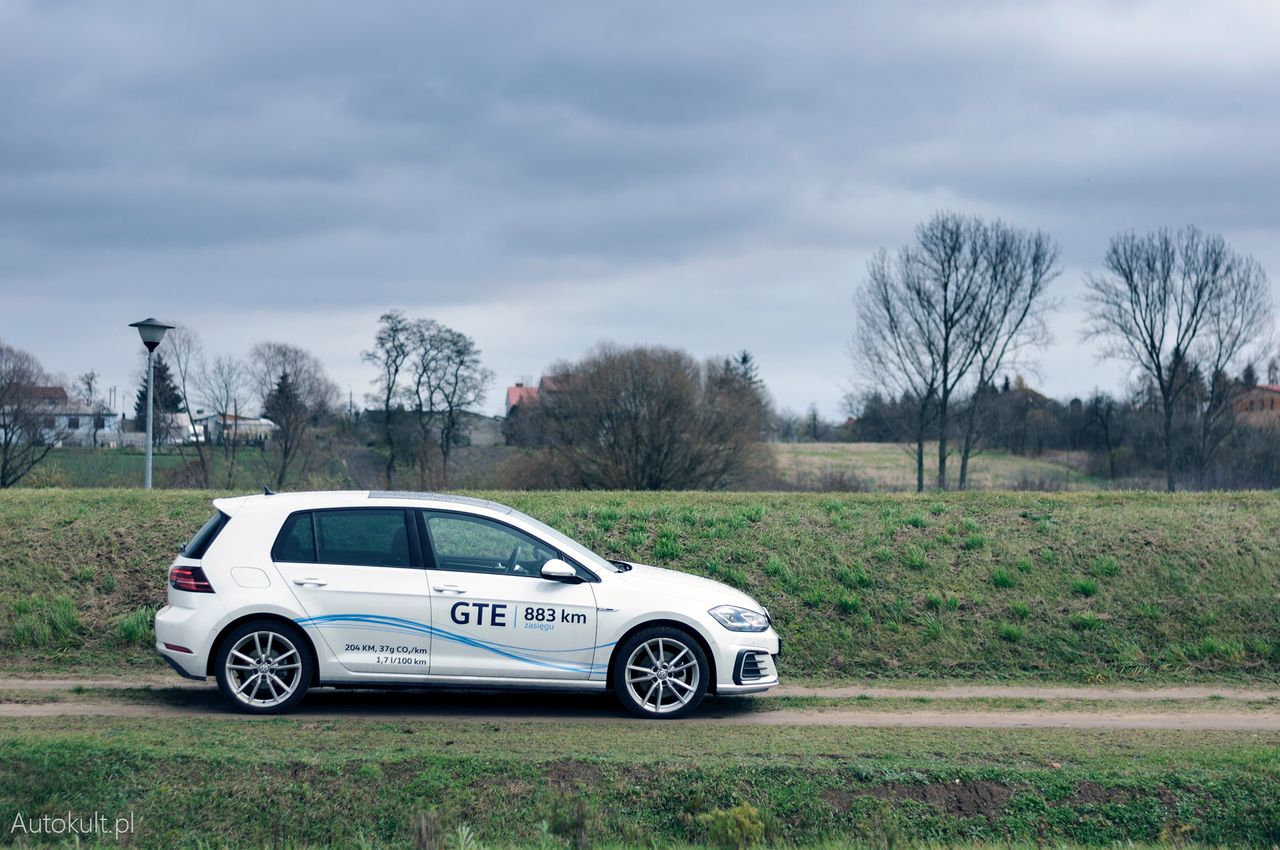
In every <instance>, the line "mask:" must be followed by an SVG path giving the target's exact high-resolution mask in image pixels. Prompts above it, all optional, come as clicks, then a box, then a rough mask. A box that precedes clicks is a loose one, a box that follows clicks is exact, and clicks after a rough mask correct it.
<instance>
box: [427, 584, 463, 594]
mask: <svg viewBox="0 0 1280 850" xmlns="http://www.w3.org/2000/svg"><path fill="white" fill-rule="evenodd" d="M431 589H432V590H434V591H435V592H436V593H453V594H457V595H459V596H460V595H462V594H464V593H466V592H467V589H466V588H465V587H460V586H458V585H456V584H434V585H432V586H431Z"/></svg>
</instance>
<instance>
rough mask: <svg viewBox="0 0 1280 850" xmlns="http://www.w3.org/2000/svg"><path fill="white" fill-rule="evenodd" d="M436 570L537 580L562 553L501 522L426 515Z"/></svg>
mask: <svg viewBox="0 0 1280 850" xmlns="http://www.w3.org/2000/svg"><path fill="white" fill-rule="evenodd" d="M424 516H425V518H426V524H427V532H428V536H429V537H430V538H431V546H432V549H433V551H434V552H435V556H436V558H435V562H436V567H437V568H438V569H441V570H454V571H457V572H466V573H488V574H490V575H515V576H530V577H536V576H538V575H539V574H540V573H541V571H542V565H543V564H545V563H546V562H547V561H549V560H551V559H552V558H558V557H559V553H557V552H556V551H555V550H554V549H552V548H550V547H549V546H547V545H546V544H544V543H541V542H539V541H537V540H535V539H534V538H532V537H530V536H529V535H527V534H524V533H523V532H520V531H516V530H515V529H514V528H511V527H509V526H506V525H503V524H502V523H499V522H493V521H492V520H487V519H483V518H481V517H473V516H465V515H463V514H449V513H434V512H428V513H425V514H424Z"/></svg>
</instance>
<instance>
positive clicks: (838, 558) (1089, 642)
mask: <svg viewBox="0 0 1280 850" xmlns="http://www.w3.org/2000/svg"><path fill="white" fill-rule="evenodd" d="M485 495H488V496H491V497H493V498H497V499H499V500H502V501H507V502H510V503H512V504H514V505H516V506H517V507H519V508H520V509H522V510H525V511H527V512H529V513H531V514H533V515H534V516H537V517H538V518H540V519H542V520H544V521H546V522H549V523H550V524H552V525H554V526H556V527H558V528H561V529H563V530H564V531H566V532H567V533H569V534H571V535H573V536H576V537H577V538H579V539H581V540H583V541H584V542H585V543H586V544H588V545H590V546H592V547H594V548H596V549H597V550H599V551H600V552H602V553H604V554H606V555H609V556H613V557H620V558H626V559H630V560H638V561H642V562H648V563H656V564H660V565H666V566H671V567H674V568H676V569H681V570H687V571H690V572H696V573H700V574H703V575H707V576H710V577H713V578H716V579H719V580H721V581H725V582H728V583H729V584H732V585H735V586H737V587H741V588H743V589H744V590H746V591H748V592H750V593H752V594H754V595H755V596H757V597H758V598H759V599H760V600H761V601H762V602H764V603H765V604H766V605H768V606H769V608H770V610H771V611H772V612H773V614H774V617H775V620H776V622H777V626H778V629H779V631H780V632H781V633H782V635H783V636H784V639H785V642H786V651H785V653H784V655H783V657H782V659H781V672H782V675H783V676H784V677H789V678H791V679H793V680H794V679H796V678H805V679H812V680H822V681H831V680H840V679H854V678H911V677H925V678H939V677H946V678H971V679H972V678H982V679H1021V680H1044V681H1064V680H1065V681H1121V680H1132V681H1156V680H1166V681H1167V680H1189V679H1205V678H1216V679H1252V680H1261V681H1269V682H1274V681H1277V680H1280V538H1278V537H1277V535H1276V533H1275V530H1276V529H1277V528H1280V495H1275V494H1261V493H1232V494H1187V495H1177V496H1168V495H1163V494H1148V493H1071V494H1053V495H1047V494H1020V493H958V494H948V495H945V496H937V495H930V496H925V497H917V496H915V495H906V494H882V495H846V496H832V495H817V494H706V493H663V494H635V493H568V492H564V493H490V494H485ZM210 497H211V496H210V494H208V493H203V492H190V491H168V492H162V491H155V492H152V493H144V492H142V491H137V490H133V491H112V490H79V491H62V490H20V491H8V492H4V493H0V670H7V671H10V672H20V671H21V672H33V671H34V672H43V671H61V672H68V671H74V672H79V673H87V672H93V671H100V672H101V671H113V672H114V671H116V670H117V669H119V668H121V667H123V668H134V669H138V670H155V669H159V668H158V663H159V662H158V661H157V660H156V658H155V656H154V653H153V652H152V650H151V642H152V635H151V630H150V618H151V615H152V611H153V610H154V608H155V607H156V606H158V605H160V604H162V601H163V596H164V576H165V570H166V568H167V565H168V562H169V561H170V559H171V557H172V555H171V553H173V552H175V551H176V550H177V548H178V546H179V545H180V544H181V543H182V542H183V541H184V540H185V538H187V537H188V536H189V535H190V534H191V533H193V532H194V530H195V529H196V528H198V527H199V526H200V524H201V523H202V522H203V521H204V519H205V518H206V517H207V516H208V514H209V512H210V507H209V499H210Z"/></svg>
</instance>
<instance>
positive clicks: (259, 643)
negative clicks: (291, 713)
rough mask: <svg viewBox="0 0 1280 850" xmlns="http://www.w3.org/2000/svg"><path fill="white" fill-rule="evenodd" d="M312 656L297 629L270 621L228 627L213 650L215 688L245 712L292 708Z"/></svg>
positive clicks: (303, 688)
mask: <svg viewBox="0 0 1280 850" xmlns="http://www.w3.org/2000/svg"><path fill="white" fill-rule="evenodd" d="M311 665H312V661H311V653H310V651H309V650H308V648H307V645H306V643H305V642H304V641H303V639H302V636H301V635H300V634H298V630H297V629H294V628H292V627H290V626H286V625H285V624H284V623H281V622H278V621H275V620H254V621H252V622H248V623H243V624H241V625H239V626H237V627H236V628H235V629H233V630H232V631H231V632H230V633H229V634H228V635H227V636H226V637H225V638H223V640H222V642H221V643H220V644H219V646H218V655H217V658H216V661H215V667H214V670H215V672H216V674H217V677H218V687H219V688H220V689H221V690H222V695H223V696H225V697H226V698H227V699H228V700H229V701H230V702H231V704H232V705H233V706H235V707H236V708H237V709H239V710H240V711H244V712H247V713H250V714H279V713H281V712H285V711H288V710H289V709H291V708H293V707H294V706H295V705H297V704H298V702H299V701H300V700H301V699H302V697H303V695H304V694H306V692H307V688H308V687H309V686H310V684H311V669H312V668H311Z"/></svg>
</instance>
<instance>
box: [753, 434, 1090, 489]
mask: <svg viewBox="0 0 1280 850" xmlns="http://www.w3.org/2000/svg"><path fill="white" fill-rule="evenodd" d="M770 449H772V451H773V455H774V458H775V459H776V460H777V464H778V477H779V478H780V479H781V480H783V481H787V482H790V483H792V484H794V485H795V486H797V487H801V488H807V489H832V490H839V489H864V490H914V489H915V486H916V461H915V447H914V446H905V445H899V444H896V443H775V444H771V445H770ZM947 470H948V475H949V476H950V477H951V479H952V480H958V479H959V476H960V458H959V456H958V455H957V456H955V457H953V458H952V459H951V462H950V464H949V465H948V467H947ZM924 474H925V482H926V484H932V483H933V482H934V481H935V479H936V478H937V474H938V444H937V443H928V444H926V445H925V470H924ZM838 485H843V486H838ZM969 486H970V487H972V488H973V489H976V490H993V489H1002V490H1053V491H1060V490H1093V489H1096V488H1097V483H1096V482H1095V481H1094V480H1093V479H1092V478H1090V477H1089V476H1087V475H1085V474H1084V473H1082V472H1080V471H1079V470H1076V469H1073V468H1071V467H1070V466H1068V465H1066V464H1065V463H1060V462H1057V461H1055V460H1050V459H1042V458H1032V457H1022V456H1019V455H1011V454H1008V453H1006V452H998V451H984V452H982V453H980V454H977V455H974V456H973V458H971V459H970V461H969Z"/></svg>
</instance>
